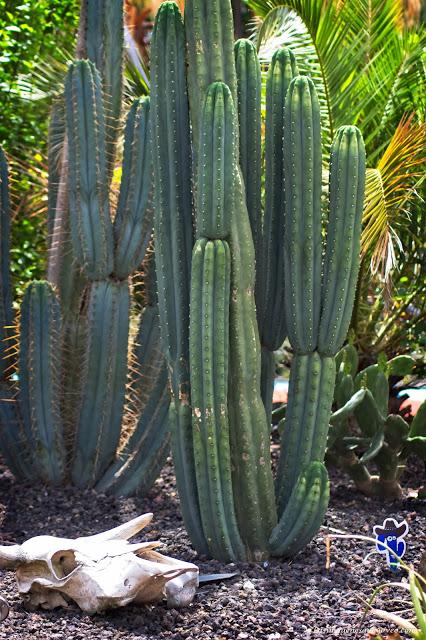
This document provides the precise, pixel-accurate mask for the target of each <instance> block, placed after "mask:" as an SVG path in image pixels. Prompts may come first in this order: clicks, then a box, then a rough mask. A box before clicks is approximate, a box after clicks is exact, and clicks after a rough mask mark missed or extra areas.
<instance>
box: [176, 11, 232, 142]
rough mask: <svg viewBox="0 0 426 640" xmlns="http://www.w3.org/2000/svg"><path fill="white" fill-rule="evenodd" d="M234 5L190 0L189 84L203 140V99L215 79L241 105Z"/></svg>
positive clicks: (187, 22)
mask: <svg viewBox="0 0 426 640" xmlns="http://www.w3.org/2000/svg"><path fill="white" fill-rule="evenodd" d="M232 24H233V17H232V7H231V3H230V2H229V0H210V1H209V2H205V0H187V1H186V3H185V30H186V38H187V42H188V64H189V69H188V88H189V100H190V104H191V121H192V129H193V139H194V141H195V143H196V142H197V141H198V140H199V129H200V120H201V108H202V102H201V101H200V96H204V95H205V93H206V91H207V87H208V86H209V85H210V84H211V83H212V82H217V81H219V82H224V83H225V84H227V85H228V87H229V89H230V91H231V95H232V100H233V102H234V105H237V79H236V72H235V62H234V33H233V29H232Z"/></svg>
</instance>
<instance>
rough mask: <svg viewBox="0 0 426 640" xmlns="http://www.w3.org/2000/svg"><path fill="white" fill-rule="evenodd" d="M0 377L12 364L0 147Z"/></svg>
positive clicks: (6, 184) (5, 174) (5, 183)
mask: <svg viewBox="0 0 426 640" xmlns="http://www.w3.org/2000/svg"><path fill="white" fill-rule="evenodd" d="M0 269H1V275H0V295H1V298H0V379H1V380H3V379H5V378H7V377H8V376H7V369H8V368H9V367H10V365H11V364H12V363H11V361H10V358H6V352H7V353H9V354H10V353H11V349H10V348H11V347H12V346H13V345H12V342H11V339H10V336H11V333H12V332H11V325H12V322H13V309H12V291H11V286H10V203H9V175H8V167H7V161H6V156H5V154H4V152H3V149H2V148H1V147H0Z"/></svg>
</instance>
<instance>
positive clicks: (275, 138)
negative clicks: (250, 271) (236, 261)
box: [256, 49, 298, 351]
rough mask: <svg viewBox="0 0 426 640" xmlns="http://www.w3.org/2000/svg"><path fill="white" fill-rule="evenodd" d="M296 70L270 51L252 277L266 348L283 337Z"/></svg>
mask: <svg viewBox="0 0 426 640" xmlns="http://www.w3.org/2000/svg"><path fill="white" fill-rule="evenodd" d="M297 73H298V71H297V65H296V60H295V58H294V55H293V54H292V53H291V52H290V51H289V50H288V49H281V50H279V51H277V52H276V53H275V54H274V57H273V59H272V63H271V65H270V67H269V71H268V78H267V85H266V125H265V127H266V130H265V193H266V200H265V215H264V218H263V228H262V242H261V250H260V252H259V256H258V264H257V274H256V275H257V277H256V304H257V314H258V324H259V333H260V341H261V344H262V346H265V347H267V348H268V349H269V350H270V351H274V350H275V349H278V348H279V347H280V346H281V345H282V343H283V342H284V339H285V336H286V326H285V313H284V290H285V283H284V265H283V257H284V256H283V254H284V252H283V249H282V246H283V240H284V231H285V229H284V214H285V207H284V196H285V187H284V189H283V179H284V176H283V163H284V154H285V150H284V148H283V130H284V104H285V98H286V94H287V90H288V87H289V84H290V82H291V80H292V78H293V77H294V76H296V75H297Z"/></svg>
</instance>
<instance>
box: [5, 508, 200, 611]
mask: <svg viewBox="0 0 426 640" xmlns="http://www.w3.org/2000/svg"><path fill="white" fill-rule="evenodd" d="M152 517H153V515H152V513H147V514H145V515H143V516H140V517H138V518H135V519H134V520H131V521H130V522H128V523H127V524H123V525H121V526H119V527H116V528H115V529H111V530H110V531H105V532H104V533H99V534H97V535H94V536H88V537H84V538H77V539H76V540H69V539H67V538H55V537H53V536H37V537H36V538H31V539H30V540H27V541H26V542H24V543H23V544H21V545H13V546H0V568H3V569H15V571H16V574H15V575H16V581H17V583H18V589H19V592H20V593H21V595H23V597H24V599H25V600H27V603H28V606H30V607H31V608H36V607H39V606H40V607H42V608H43V609H54V608H55V607H62V606H64V607H66V606H68V602H69V600H74V601H75V602H76V603H77V604H78V606H79V607H80V608H81V609H82V610H83V611H86V612H88V613H100V612H102V611H105V610H106V609H109V608H114V607H122V606H124V605H126V604H129V602H134V603H136V604H141V603H150V602H158V601H160V600H162V599H164V598H165V599H167V604H168V605H169V606H170V607H184V606H186V605H188V604H189V603H190V602H192V600H193V598H194V595H195V591H196V589H197V586H198V567H196V566H195V565H194V564H191V563H189V562H182V561H180V560H175V559H173V558H169V557H168V556H164V555H162V554H160V553H158V552H157V551H154V549H156V548H157V547H158V546H160V543H159V542H141V543H135V544H132V543H130V542H129V541H128V540H129V539H130V538H132V537H133V536H134V535H136V534H137V533H138V532H139V531H141V529H143V528H144V527H145V526H146V525H147V524H149V523H150V522H151V520H152Z"/></svg>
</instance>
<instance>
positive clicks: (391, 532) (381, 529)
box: [373, 518, 408, 571]
mask: <svg viewBox="0 0 426 640" xmlns="http://www.w3.org/2000/svg"><path fill="white" fill-rule="evenodd" d="M373 531H374V535H375V536H376V538H377V539H376V549H377V551H378V552H379V553H385V554H386V560H387V563H388V566H389V567H390V568H391V569H392V571H397V570H398V567H399V560H400V558H402V556H403V555H404V554H405V550H406V548H407V545H406V544H405V540H404V536H406V535H407V533H408V524H407V522H406V521H405V520H403V521H402V522H399V523H398V522H397V521H396V520H395V519H394V518H386V520H385V521H384V523H383V525H382V526H380V525H376V526H375V527H374V528H373ZM384 545H386V546H384Z"/></svg>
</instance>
